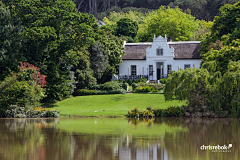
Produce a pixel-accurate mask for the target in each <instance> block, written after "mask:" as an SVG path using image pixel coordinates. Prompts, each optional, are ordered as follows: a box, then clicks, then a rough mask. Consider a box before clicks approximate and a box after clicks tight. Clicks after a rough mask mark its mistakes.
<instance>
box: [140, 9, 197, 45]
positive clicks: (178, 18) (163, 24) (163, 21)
mask: <svg viewBox="0 0 240 160" xmlns="http://www.w3.org/2000/svg"><path fill="white" fill-rule="evenodd" d="M197 27H198V24H197V22H196V21H195V18H194V17H193V16H191V15H189V14H186V13H183V12H182V11H181V10H180V8H178V7H176V8H174V9H172V8H169V7H168V8H165V7H163V6H162V7H160V8H159V9H158V10H157V11H153V12H150V13H149V14H148V15H147V16H146V18H145V19H144V20H143V24H141V25H139V30H138V35H137V37H138V39H139V41H142V42H146V41H152V38H153V36H154V35H156V36H159V35H162V36H163V35H165V34H167V36H170V37H171V38H172V40H174V41H186V40H189V39H190V37H191V36H192V35H193V32H194V31H195V30H196V29H197Z"/></svg>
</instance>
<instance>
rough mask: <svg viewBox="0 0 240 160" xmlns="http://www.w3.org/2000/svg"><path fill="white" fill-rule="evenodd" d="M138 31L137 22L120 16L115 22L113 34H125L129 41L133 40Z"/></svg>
mask: <svg viewBox="0 0 240 160" xmlns="http://www.w3.org/2000/svg"><path fill="white" fill-rule="evenodd" d="M137 31H138V24H137V22H136V21H133V20H131V19H129V18H122V19H120V20H119V21H118V22H117V28H116V32H115V34H116V35H117V36H119V37H120V36H126V37H127V38H128V41H129V42H134V41H135V40H134V39H135V37H136V35H137Z"/></svg>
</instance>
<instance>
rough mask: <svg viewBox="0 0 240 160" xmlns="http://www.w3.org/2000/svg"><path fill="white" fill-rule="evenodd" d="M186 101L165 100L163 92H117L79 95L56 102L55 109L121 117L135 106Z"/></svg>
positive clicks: (82, 113)
mask: <svg viewBox="0 0 240 160" xmlns="http://www.w3.org/2000/svg"><path fill="white" fill-rule="evenodd" d="M185 103H186V102H179V101H178V100H174V101H169V102H165V99H164V95H162V94H116V95H94V96H78V97H73V98H69V99H66V100H64V101H61V102H58V103H56V105H55V106H54V109H56V110H57V111H60V115H61V116H64V115H69V114H70V115H71V116H74V115H75V116H94V117H98V116H106V117H121V116H123V115H126V114H127V112H128V111H129V110H131V109H133V108H134V107H137V108H138V109H139V110H142V109H146V108H147V107H148V106H151V107H152V108H154V109H157V108H160V109H165V108H167V107H169V106H181V105H184V104H185Z"/></svg>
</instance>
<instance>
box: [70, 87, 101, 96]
mask: <svg viewBox="0 0 240 160" xmlns="http://www.w3.org/2000/svg"><path fill="white" fill-rule="evenodd" d="M98 93H99V91H97V90H89V89H78V90H76V91H75V92H74V96H85V95H97V94H98Z"/></svg>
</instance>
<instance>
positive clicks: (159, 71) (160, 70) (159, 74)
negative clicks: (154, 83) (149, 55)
mask: <svg viewBox="0 0 240 160" xmlns="http://www.w3.org/2000/svg"><path fill="white" fill-rule="evenodd" d="M161 78H163V62H157V80H159V79H161Z"/></svg>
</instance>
